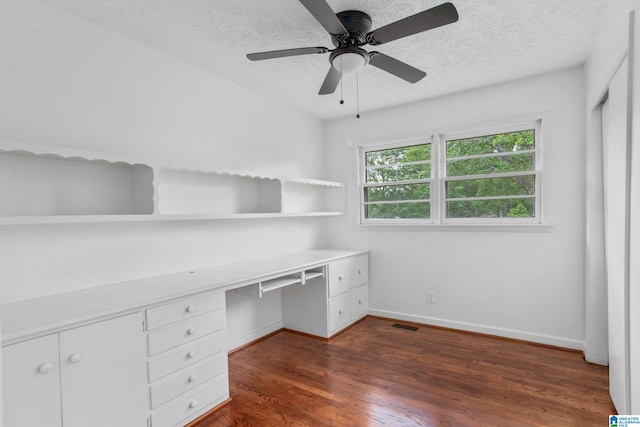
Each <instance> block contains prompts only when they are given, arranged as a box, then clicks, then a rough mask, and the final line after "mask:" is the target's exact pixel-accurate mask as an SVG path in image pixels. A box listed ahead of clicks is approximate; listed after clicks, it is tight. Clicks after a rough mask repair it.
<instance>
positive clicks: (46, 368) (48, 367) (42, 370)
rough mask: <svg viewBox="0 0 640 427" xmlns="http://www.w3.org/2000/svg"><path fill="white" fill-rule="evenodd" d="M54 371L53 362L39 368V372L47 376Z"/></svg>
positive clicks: (45, 363)
mask: <svg viewBox="0 0 640 427" xmlns="http://www.w3.org/2000/svg"><path fill="white" fill-rule="evenodd" d="M52 369H53V363H51V362H44V363H43V364H42V365H40V367H39V368H38V372H40V373H41V374H46V373H47V372H49V371H51V370H52Z"/></svg>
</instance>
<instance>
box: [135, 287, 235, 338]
mask: <svg viewBox="0 0 640 427" xmlns="http://www.w3.org/2000/svg"><path fill="white" fill-rule="evenodd" d="M223 307H224V292H222V291H212V292H207V293H206V294H201V295H197V296H194V297H192V298H188V299H184V300H180V301H176V302H172V303H169V304H165V305H161V306H159V307H153V308H150V309H147V313H146V314H147V330H149V331H151V330H153V329H157V328H161V327H163V326H167V325H170V324H172V323H176V322H180V321H183V320H187V319H190V318H192V317H196V316H199V315H201V314H204V313H207V312H210V311H215V310H219V309H221V308H223Z"/></svg>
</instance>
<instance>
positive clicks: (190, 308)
mask: <svg viewBox="0 0 640 427" xmlns="http://www.w3.org/2000/svg"><path fill="white" fill-rule="evenodd" d="M194 311H196V306H195V305H190V306H188V307H187V313H193V312H194Z"/></svg>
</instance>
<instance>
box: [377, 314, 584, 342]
mask: <svg viewBox="0 0 640 427" xmlns="http://www.w3.org/2000/svg"><path fill="white" fill-rule="evenodd" d="M369 314H370V315H371V316H379V317H388V318H391V319H397V320H405V321H407V322H414V323H423V324H425V325H433V326H441V327H444V328H451V329H459V330H463V331H469V332H477V333H481V334H487V335H496V336H499V337H505V338H513V339H518V340H523V341H530V342H535V343H538V344H545V345H552V346H556V347H563V348H570V349H573V350H580V351H584V342H583V341H578V340H573V339H568V338H562V337H554V336H551V335H542V334H535V333H530V332H523V331H516V330H513V329H504V328H496V327H493V326H485V325H479V324H475V323H466V322H457V321H452V320H445V319H439V318H437V317H429V316H418V315H415V314H406V313H398V312H395V311H389V310H378V309H375V308H370V309H369Z"/></svg>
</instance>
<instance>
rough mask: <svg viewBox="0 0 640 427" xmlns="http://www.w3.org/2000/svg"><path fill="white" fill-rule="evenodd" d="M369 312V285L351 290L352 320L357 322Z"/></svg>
mask: <svg viewBox="0 0 640 427" xmlns="http://www.w3.org/2000/svg"><path fill="white" fill-rule="evenodd" d="M368 312H369V285H362V286H359V287H357V288H353V289H351V320H356V319H359V318H361V317H362V316H364V315H366V314H367V313H368Z"/></svg>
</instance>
